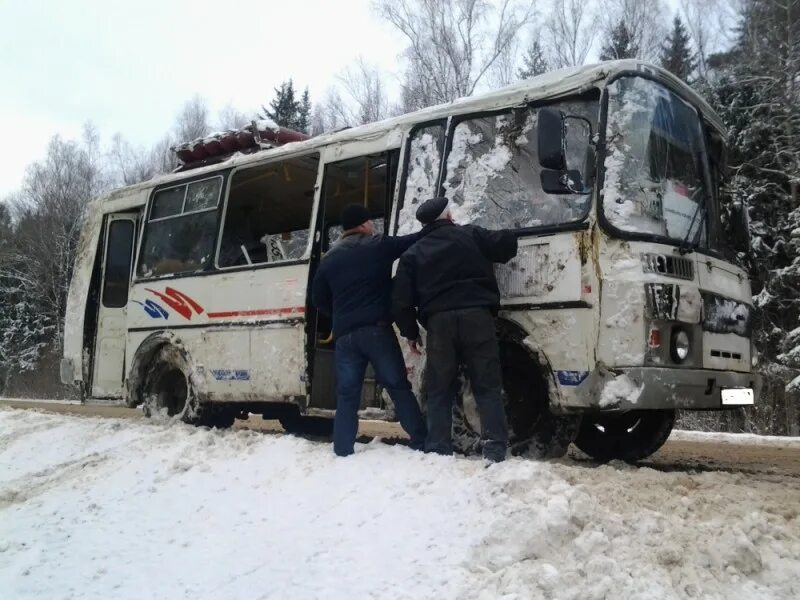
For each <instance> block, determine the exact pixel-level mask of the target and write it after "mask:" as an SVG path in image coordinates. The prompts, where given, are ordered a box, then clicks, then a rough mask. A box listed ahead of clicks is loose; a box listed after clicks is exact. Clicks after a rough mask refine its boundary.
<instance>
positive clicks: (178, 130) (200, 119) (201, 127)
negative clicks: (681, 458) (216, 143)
mask: <svg viewBox="0 0 800 600" xmlns="http://www.w3.org/2000/svg"><path fill="white" fill-rule="evenodd" d="M173 129H174V132H175V137H176V138H177V142H178V143H181V142H188V141H189V140H194V139H197V138H200V137H203V136H206V135H208V134H209V133H210V131H211V126H210V125H209V122H208V106H206V102H205V100H203V98H202V97H200V95H199V94H195V95H194V96H192V98H191V99H190V100H187V101H186V103H185V104H184V105H183V108H181V111H180V113H178V116H177V118H176V120H175V127H174V128H173Z"/></svg>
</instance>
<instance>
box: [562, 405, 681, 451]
mask: <svg viewBox="0 0 800 600" xmlns="http://www.w3.org/2000/svg"><path fill="white" fill-rule="evenodd" d="M674 424H675V411H674V410H630V411H627V412H623V413H605V414H599V415H585V416H584V417H583V422H582V423H581V428H580V431H579V432H578V437H577V438H576V439H575V445H576V446H577V447H578V448H580V449H581V450H582V451H583V452H585V453H586V454H588V455H589V456H591V457H592V458H593V459H595V460H599V461H603V462H605V461H608V460H624V461H626V462H636V461H638V460H641V459H643V458H647V457H648V456H650V455H651V454H653V453H654V452H655V451H656V450H658V449H659V448H661V446H663V445H664V442H666V441H667V438H668V437H669V434H670V433H671V432H672V426H673V425H674Z"/></svg>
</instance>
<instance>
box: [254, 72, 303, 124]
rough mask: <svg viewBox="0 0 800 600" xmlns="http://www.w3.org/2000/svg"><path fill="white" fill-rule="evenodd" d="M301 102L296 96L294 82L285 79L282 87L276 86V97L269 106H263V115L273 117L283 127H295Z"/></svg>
mask: <svg viewBox="0 0 800 600" xmlns="http://www.w3.org/2000/svg"><path fill="white" fill-rule="evenodd" d="M298 109H299V103H298V102H297V100H295V98H294V82H293V81H292V80H291V79H289V81H284V82H283V83H281V85H280V87H277V88H275V97H274V98H273V99H272V102H270V103H269V108H267V107H266V106H262V107H261V110H263V111H264V114H263V116H264V117H265V118H267V119H272V120H273V121H275V123H277V124H278V125H280V126H281V127H289V128H291V129H293V128H294V127H295V126H296V124H297V112H298Z"/></svg>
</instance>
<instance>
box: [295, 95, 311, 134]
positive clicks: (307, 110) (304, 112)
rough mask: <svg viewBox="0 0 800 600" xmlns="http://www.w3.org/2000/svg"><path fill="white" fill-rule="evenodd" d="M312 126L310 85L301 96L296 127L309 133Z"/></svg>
mask: <svg viewBox="0 0 800 600" xmlns="http://www.w3.org/2000/svg"><path fill="white" fill-rule="evenodd" d="M310 127H311V96H309V94H308V87H306V89H305V90H303V95H302V96H301V97H300V104H299V106H298V108H297V122H296V123H295V127H294V129H297V131H302V132H303V133H308V131H309V128H310Z"/></svg>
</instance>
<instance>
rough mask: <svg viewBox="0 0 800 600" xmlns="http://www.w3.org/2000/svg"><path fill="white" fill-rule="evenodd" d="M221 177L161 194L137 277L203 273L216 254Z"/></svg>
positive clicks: (144, 241) (152, 211)
mask: <svg viewBox="0 0 800 600" xmlns="http://www.w3.org/2000/svg"><path fill="white" fill-rule="evenodd" d="M221 190H222V176H219V175H216V176H213V177H209V178H207V179H201V180H199V181H192V182H189V183H184V184H180V185H176V186H172V187H169V188H165V189H161V190H158V191H157V192H156V193H155V195H154V196H153V200H152V202H151V203H150V213H149V215H148V219H147V224H146V225H145V230H144V237H143V239H142V251H141V256H140V258H139V266H138V268H137V274H138V276H139V277H158V276H160V275H172V274H177V273H186V272H193V271H202V270H204V269H205V268H206V267H207V266H208V265H209V263H210V260H211V255H212V254H213V253H214V239H215V238H216V232H217V214H218V213H217V206H218V204H219V196H220V191H221Z"/></svg>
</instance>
